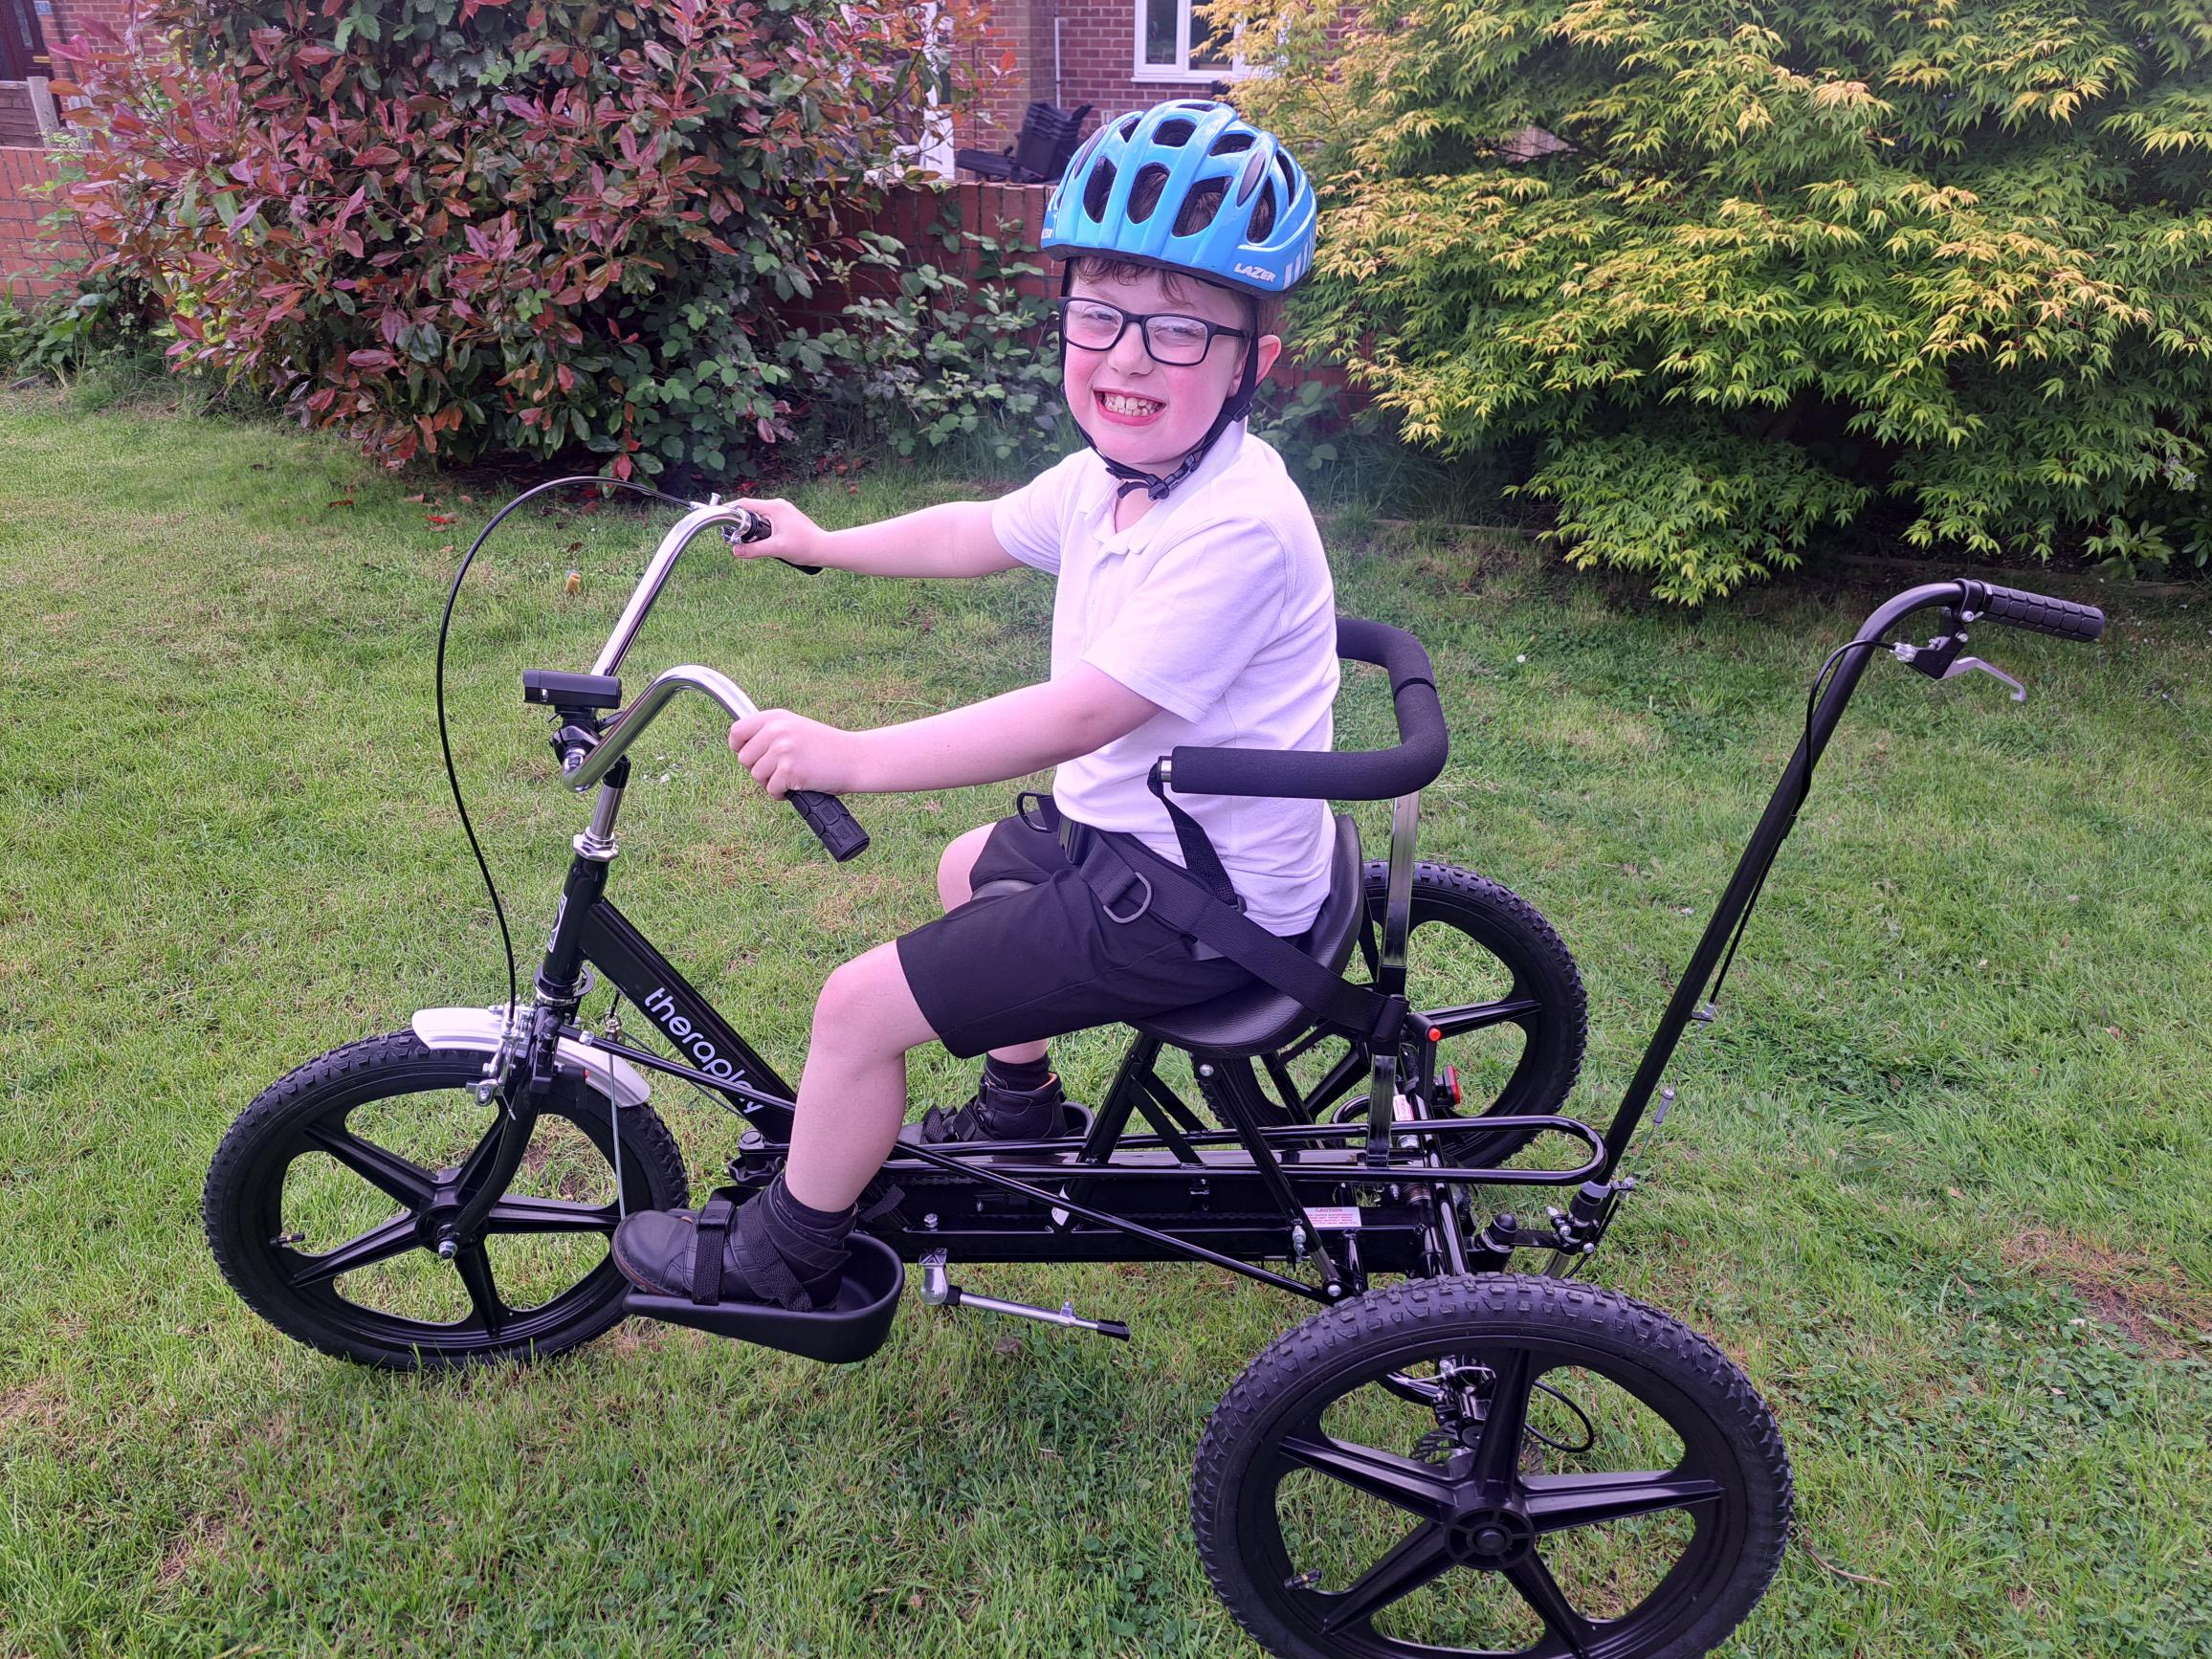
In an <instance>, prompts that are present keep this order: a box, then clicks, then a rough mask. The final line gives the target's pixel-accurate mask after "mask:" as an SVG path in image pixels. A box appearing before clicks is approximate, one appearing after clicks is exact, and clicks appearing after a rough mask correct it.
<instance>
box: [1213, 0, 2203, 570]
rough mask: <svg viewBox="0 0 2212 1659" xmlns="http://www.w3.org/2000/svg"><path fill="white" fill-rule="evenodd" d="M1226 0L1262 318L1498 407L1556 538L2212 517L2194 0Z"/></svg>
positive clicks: (2004, 549) (1652, 542) (2025, 546)
mask: <svg viewBox="0 0 2212 1659" xmlns="http://www.w3.org/2000/svg"><path fill="white" fill-rule="evenodd" d="M1226 10H1231V8H1230V7H1228V6H1227V5H1224V6H1217V7H1216V11H1217V13H1218V12H1221V11H1226ZM1233 10H1234V13H1235V15H1234V22H1235V26H1236V27H1237V28H1238V29H1239V30H1240V31H1241V33H1240V36H1239V38H1240V39H1241V41H1242V42H1243V43H1244V49H1245V51H1246V54H1247V55H1248V56H1249V57H1252V58H1254V59H1255V60H1259V59H1264V58H1265V57H1266V56H1267V54H1264V53H1259V52H1256V51H1254V46H1255V43H1258V42H1262V41H1273V42H1275V43H1276V45H1277V52H1278V57H1277V60H1276V61H1275V62H1274V64H1273V67H1274V69H1275V73H1274V74H1272V75H1271V76H1267V77H1255V78H1253V79H1250V80H1246V81H1243V82H1241V83H1240V84H1239V87H1238V90H1237V95H1236V96H1237V101H1238V102H1239V103H1240V104H1242V105H1244V106H1245V107H1246V108H1247V109H1248V111H1250V113H1251V114H1252V115H1253V116H1254V117H1255V119H1257V120H1259V121H1261V122H1264V123H1266V124H1268V125H1271V126H1272V127H1273V128H1274V129H1275V130H1277V131H1280V132H1283V133H1284V134H1285V135H1286V136H1287V137H1289V138H1290V139H1291V140H1292V142H1293V143H1294V144H1295V145H1296V147H1297V148H1298V150H1299V151H1300V152H1301V154H1302V155H1303V156H1304V157H1305V158H1306V159H1307V160H1308V161H1309V162H1310V164H1311V165H1312V166H1313V169H1314V171H1315V174H1316V180H1317V182H1318V184H1319V185H1320V187H1321V189H1322V192H1323V202H1324V213H1323V219H1322V239H1321V249H1320V254H1319V258H1318V262H1317V264H1316V277H1315V280H1314V281H1313V283H1312V285H1311V291H1310V295H1309V298H1308V300H1307V304H1306V307H1305V309H1304V311H1303V313H1302V319H1301V325H1300V333H1301V335H1302V336H1303V337H1304V338H1305V340H1306V341H1308V342H1309V343H1310V344H1311V347H1312V349H1314V350H1315V351H1316V352H1318V353H1322V354H1334V355H1338V356H1340V357H1342V358H1344V359H1345V360H1347V361H1349V362H1350V363H1351V364H1352V365H1353V370H1352V372H1353V374H1354V377H1355V379H1356V380H1357V381H1359V382H1360V383H1362V384H1365V385H1367V386H1369V387H1373V388H1374V389H1375V390H1376V392H1377V393H1378V395H1379V398H1380V401H1381V402H1382V403H1383V405H1384V406H1385V407H1386V408H1388V409H1393V410H1395V411H1397V413H1398V414H1399V415H1400V417H1401V418H1402V420H1403V426H1404V431H1405V434H1406V435H1407V436H1408V437H1409V438H1411V439H1413V440H1414V441H1416V442H1420V443H1424V444H1427V445H1431V446H1435V447H1437V448H1439V449H1441V450H1443V451H1445V452H1448V453H1450V452H1466V451H1469V450H1471V449H1475V448H1478V447H1484V446H1490V445H1494V444H1498V443H1501V442H1504V441H1506V440H1510V439H1515V438H1523V439H1525V438H1526V437H1528V436H1530V435H1532V434H1533V435H1534V436H1535V437H1536V438H1537V440H1539V442H1538V446H1537V460H1536V462H1535V464H1534V470H1533V472H1532V474H1531V476H1528V478H1527V480H1526V482H1525V484H1524V485H1523V486H1522V487H1523V488H1524V489H1525V490H1526V491H1527V492H1528V493H1529V494H1531V495H1534V496H1536V497H1538V498H1546V499H1549V500H1550V501H1552V502H1554V503H1556V505H1557V508H1558V514H1559V518H1558V522H1557V524H1556V526H1555V528H1554V529H1553V530H1552V531H1551V532H1550V535H1551V536H1552V537H1553V538H1554V539H1555V540H1556V541H1557V542H1559V544H1560V545H1561V546H1562V547H1563V548H1564V549H1565V551H1566V554H1567V557H1568V558H1570V559H1571V560H1573V561H1575V562H1576V563H1577V564H1585V565H1587V564H1607V565H1613V566H1618V567H1623V568H1627V569H1632V570H1637V571H1641V572H1644V573H1646V574H1647V575H1648V578H1649V580H1650V582H1651V584H1652V586H1653V588H1654V590H1655V591H1656V592H1658V593H1660V594H1661V595H1663V596H1665V597H1667V598H1670V599H1674V600H1680V601H1684V602H1689V603H1696V602H1698V601H1701V600H1704V599H1707V598H1710V597H1713V596H1715V595H1719V594H1725V593H1727V592H1729V591H1731V590H1732V589H1734V588H1735V587H1736V586H1739V585H1740V584H1742V583H1743V582H1745V581H1747V580H1752V579H1755V578H1759V577H1762V576H1765V575H1767V574H1769V573H1771V572H1772V571H1773V570H1774V569H1776V568H1777V567H1783V566H1788V565H1791V564H1796V563H1797V560H1798V557H1799V551H1800V549H1801V548H1802V547H1803V546H1804V545H1805V544H1806V543H1807V542H1808V541H1809V540H1810V539H1812V538H1813V537H1814V536H1815V535H1816V534H1823V533H1825V534H1826V535H1829V536H1831V537H1832V536H1834V535H1836V534H1838V533H1840V532H1841V531H1842V530H1843V529H1844V528H1845V527H1847V526H1852V525H1860V526H1865V525H1867V524H1868V523H1869V521H1870V519H1869V516H1870V515H1873V514H1877V513H1881V512H1883V511H1884V509H1885V508H1888V509H1890V510H1891V512H1890V516H1891V517H1893V518H1895V519H1896V520H1897V522H1898V524H1899V525H1900V526H1901V528H1902V533H1903V535H1904V537H1905V539H1906V540H1907V541H1908V542H1911V543H1913V545H1915V546H1919V547H1923V548H1927V549H1930V550H1932V551H1940V550H1945V549H1949V550H1955V551H1964V552H1968V553H1973V554H1980V555H1993V554H2006V555H2033V556H2037V557H2042V558H2048V557H2049V556H2050V555H2051V554H2052V553H2053V552H2054V551H2057V550H2060V549H2063V548H2068V547H2071V546H2077V545H2083V544H2090V543H2093V544H2095V545H2098V546H2109V545H2112V544H2113V542H2112V538H2113V537H2114V536H2115V535H2116V534H2117V533H2118V532H2119V531H2120V530H2124V531H2125V532H2126V536H2127V539H2128V544H2129V546H2130V547H2131V548H2133V549H2135V554H2136V556H2137V558H2142V557H2148V558H2150V559H2151V560H2153V561H2154V562H2156V561H2157V560H2159V559H2161V558H2164V557H2171V556H2173V555H2175V554H2186V555H2188V556H2190V557H2193V558H2194V559H2195V561H2196V562H2197V563H2200V564H2201V563H2203V562H2204V560H2205V558H2206V554H2207V549H2212V514H2208V512H2207V507H2206V495H2205V490H2204V488H2203V487H2201V485H2200V481H2199V480H2200V476H2201V474H2202V472H2203V467H2204V430H2205V422H2206V417H2207V412H2208V410H2212V201H2208V198H2207V184H2208V179H2212V5H2207V4H2205V3H2204V0H2136V3H2133V4H2129V3H2114V0H2080V3H2079V4H2061V3H2047V0H1901V3H1900V0H1817V3H1803V4H1788V3H1785V4H1781V5H1776V6H1770V7H1743V6H1740V5H1736V4H1724V3H1720V0H1571V3H1570V0H1421V4H1419V5H1417V6H1415V5H1401V4H1399V3H1397V0H1359V4H1358V6H1357V9H1356V11H1355V12H1354V13H1353V22H1352V25H1351V27H1349V28H1348V29H1347V28H1345V27H1344V25H1343V23H1342V22H1341V21H1340V20H1339V15H1340V9H1339V7H1338V3H1337V0H1249V3H1243V4H1239V5H1237V6H1235V7H1234V8H1233Z"/></svg>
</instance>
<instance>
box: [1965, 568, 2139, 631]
mask: <svg viewBox="0 0 2212 1659" xmlns="http://www.w3.org/2000/svg"><path fill="white" fill-rule="evenodd" d="M1959 586H1961V587H1963V588H1965V590H1966V593H1965V604H1966V608H1967V609H1969V610H1979V611H1980V612H1981V614H1982V615H1984V616H1986V617H1988V618H1989V620H1990V621H1992V622H2002V623H2003V624H2004V625H2005V626H2006V627H2008V628H2024V629H2026V630H2029V631H2030V632H2033V633H2050V634H2056V635H2057V636H2058V637H2059V638H2060V639H2084V640H2087V639H2095V638H2097V637H2098V636H2099V635H2100V634H2102V633H2103V632H2104V630H2105V613H2104V612H2103V611H2101V610H2099V609H2098V608H2096V607H2095V606H2093V605H2076V604H2074V603H2073V602H2072V601H2071V600H2067V599H2053V598H2051V597H2050V596H2049V595H2047V594H2043V593H2028V592H2024V591H2023V590H2022V589H2020V588H2018V587H2000V586H1997V585H1996V584H1994V583H1989V582H1962V583H1960V584H1959Z"/></svg>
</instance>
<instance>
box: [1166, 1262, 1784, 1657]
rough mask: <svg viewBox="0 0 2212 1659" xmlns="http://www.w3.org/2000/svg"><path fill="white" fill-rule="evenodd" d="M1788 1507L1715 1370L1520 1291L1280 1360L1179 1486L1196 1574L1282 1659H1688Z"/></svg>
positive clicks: (1438, 1284)
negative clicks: (1197, 1562) (1578, 1655)
mask: <svg viewBox="0 0 2212 1659" xmlns="http://www.w3.org/2000/svg"><path fill="white" fill-rule="evenodd" d="M1501 1434H1502V1436H1503V1438H1500V1437H1499V1436H1500V1435H1501ZM1791 1501H1792V1493H1791V1483H1790V1469H1789V1459H1788V1456H1787V1454H1786V1453H1785V1452H1784V1450H1783V1449H1782V1444H1781V1434H1780V1433H1779V1431H1778V1430H1777V1429H1776V1427H1775V1423H1774V1418H1773V1416H1772V1415H1771V1414H1770V1413H1769V1412H1768V1410H1767V1408H1766V1405H1765V1404H1764V1402H1762V1401H1761V1400H1760V1399H1759V1395H1758V1393H1757V1392H1756V1391H1755V1390H1754V1389H1753V1388H1752V1386H1751V1383H1750V1382H1749V1381H1748V1380H1747V1379H1746V1378H1745V1377H1744V1375H1743V1373H1742V1372H1740V1371H1739V1370H1737V1369H1736V1366H1735V1365H1734V1364H1733V1363H1731V1362H1730V1360H1728V1358H1727V1356H1725V1355H1724V1354H1722V1353H1721V1352H1720V1351H1719V1350H1718V1349H1717V1348H1715V1347H1714V1345H1713V1344H1712V1343H1710V1342H1708V1341H1707V1340H1705V1338H1702V1337H1700V1336H1698V1335H1697V1334H1696V1333H1695V1332H1693V1331H1691V1330H1689V1329H1688V1328H1687V1327H1685V1326H1683V1325H1682V1324H1680V1323H1678V1322H1677V1321H1675V1320H1673V1319H1671V1318H1669V1317H1668V1316H1666V1315H1664V1314H1662V1313H1659V1312H1658V1311H1657V1310H1656V1309H1653V1308H1648V1307H1646V1306H1645V1305H1643V1304H1642V1303H1640V1302H1636V1301H1633V1300H1631V1299H1630V1298H1628V1297H1626V1296H1624V1295H1621V1294H1618V1293H1615V1292H1611V1291H1604V1290H1600V1289H1598V1288H1596V1287H1595V1286H1591V1285H1582V1284H1575V1283H1571V1282H1567V1281H1563V1280H1558V1279H1547V1278H1537V1277H1533V1276H1528V1275H1520V1274H1486V1275H1481V1276H1471V1277H1459V1278H1449V1279H1429V1280H1423V1281H1420V1282H1417V1283H1410V1284H1405V1285H1395V1286H1392V1287H1390V1288H1388V1289H1386V1290H1380V1291H1372V1292H1370V1293H1368V1294H1365V1295H1363V1296H1360V1297H1359V1298H1357V1299H1356V1300H1354V1301H1351V1302H1347V1303H1345V1304H1344V1305H1342V1306H1341V1307H1337V1308H1332V1309H1330V1310H1328V1311H1327V1312H1325V1313H1322V1314H1318V1315H1316V1316H1315V1317H1313V1318H1311V1319H1308V1320H1307V1321H1306V1322H1305V1323H1304V1324H1302V1325H1300V1326H1298V1327H1297V1328H1296V1329H1295V1330H1294V1331H1291V1332H1289V1333H1287V1334H1286V1335H1284V1336H1282V1337H1280V1338H1277V1339H1276V1340H1275V1341H1274V1342H1272V1344H1270V1345H1269V1346H1268V1347H1267V1348H1266V1349H1265V1350H1263V1351H1262V1352H1261V1354H1260V1355H1259V1357H1258V1358H1257V1359H1255V1360H1252V1362H1251V1364H1250V1366H1248V1367H1247V1368H1246V1370H1245V1373H1244V1375H1243V1376H1242V1377H1240V1378H1238V1379H1237V1381H1236V1383H1235V1384H1234V1385H1233V1386H1232V1387H1231V1388H1230V1389H1229V1391H1228V1393H1227V1394H1226V1395H1224V1396H1223V1397H1222V1401H1221V1404H1220V1405H1218V1406H1216V1407H1215V1408H1214V1413H1213V1419H1212V1421H1211V1422H1210V1423H1209V1424H1208V1425H1207V1426H1206V1435H1205V1438H1204V1439H1203V1440H1202V1441H1201V1442H1200V1445H1199V1451H1198V1461H1197V1466H1196V1470H1195V1472H1194V1475H1193V1479H1192V1484H1191V1515H1192V1521H1193V1526H1194V1530H1195V1533H1196V1537H1197V1542H1198V1553H1199V1558H1200V1559H1201V1560H1202V1561H1204V1563H1205V1565H1206V1573H1207V1576H1208V1577H1209V1578H1211V1579H1212V1581H1213V1585H1214V1588H1215V1589H1216V1590H1217V1591H1218V1592H1219V1593H1220V1595H1221V1598H1222V1600H1223V1601H1224V1602H1225V1603H1227V1604H1228V1608H1229V1610H1230V1612H1232V1613H1233V1614H1235V1616H1236V1619H1237V1622H1238V1623H1239V1624H1240V1625H1242V1626H1244V1627H1245V1629H1246V1630H1247V1631H1249V1632H1250V1634H1251V1636H1252V1638H1253V1640H1255V1641H1257V1642H1258V1643H1259V1644H1260V1646H1261V1647H1263V1648H1266V1649H1267V1650H1268V1651H1269V1652H1271V1653H1273V1654H1276V1655H1278V1656H1279V1659H1409V1656H1411V1655H1416V1654H1418V1655H1424V1656H1427V1659H1441V1656H1443V1655H1450V1654H1469V1655H1473V1654H1482V1655H1487V1656H1494V1655H1498V1654H1501V1653H1513V1654H1522V1655H1526V1656H1527V1659H1552V1656H1555V1655H1559V1654H1563V1653H1567V1652H1576V1651H1580V1652H1585V1653H1588V1654H1590V1655H1592V1656H1593V1659H1599V1656H1602V1659H1690V1656H1692V1655H1695V1654H1700V1653H1705V1652H1708V1651H1710V1650H1711V1649H1712V1648H1715V1647H1717V1646H1718V1645H1719V1644H1720V1643H1721V1642H1722V1641H1724V1640H1726V1639H1727V1637H1728V1635H1729V1633H1730V1632H1731V1631H1733V1630H1734V1629H1735V1628H1736V1626H1738V1625H1739V1624H1741V1623H1742V1622H1743V1620H1744V1618H1745V1617H1746V1616H1747V1615H1748V1614H1749V1613H1750V1612H1751V1610H1752V1608H1753V1607H1754V1606H1756V1605H1757V1604H1758V1603H1759V1598H1760V1597H1761V1596H1762V1595H1763V1594H1764V1593H1765V1591H1766V1587H1767V1585H1768V1583H1769V1582H1771V1581H1772V1580H1773V1578H1774V1575H1775V1572H1776V1570H1777V1569H1778V1568H1779V1567H1780V1565H1781V1558H1782V1551H1783V1548H1784V1545H1785V1543H1786V1541H1787V1539H1788V1536H1789V1526H1790V1515H1791Z"/></svg>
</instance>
